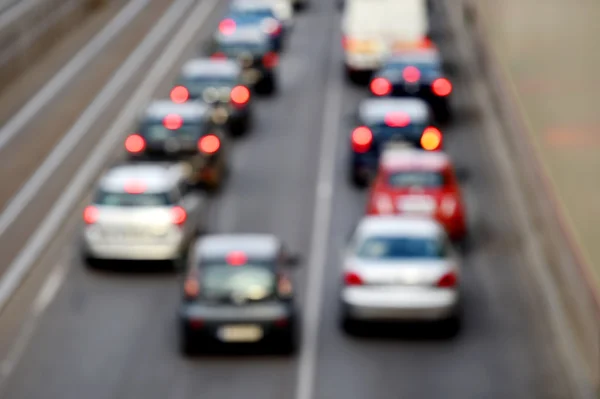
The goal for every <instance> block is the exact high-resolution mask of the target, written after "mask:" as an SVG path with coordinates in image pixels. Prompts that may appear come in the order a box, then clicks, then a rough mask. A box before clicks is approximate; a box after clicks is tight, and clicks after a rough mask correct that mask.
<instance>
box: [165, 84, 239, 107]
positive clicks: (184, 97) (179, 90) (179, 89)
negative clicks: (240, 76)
mask: <svg viewBox="0 0 600 399" xmlns="http://www.w3.org/2000/svg"><path fill="white" fill-rule="evenodd" d="M170 97H171V101H173V102H174V103H176V104H183V103H185V102H187V101H188V100H189V99H190V92H189V90H188V89H187V88H186V87H185V86H176V87H174V88H173V89H172V90H171V95H170ZM230 97H231V102H232V103H233V104H234V105H244V104H246V103H247V102H248V101H250V90H249V89H248V88H247V87H245V86H235V87H234V88H233V89H231V94H230Z"/></svg>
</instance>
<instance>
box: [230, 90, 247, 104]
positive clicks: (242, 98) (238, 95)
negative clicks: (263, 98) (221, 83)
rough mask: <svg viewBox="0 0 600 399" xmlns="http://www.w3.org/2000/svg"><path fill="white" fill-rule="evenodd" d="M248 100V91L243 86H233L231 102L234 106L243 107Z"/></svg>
mask: <svg viewBox="0 0 600 399" xmlns="http://www.w3.org/2000/svg"><path fill="white" fill-rule="evenodd" d="M249 100H250V90H248V88H247V87H245V86H235V87H234V88H233V89H231V101H232V102H233V103H234V104H236V105H244V104H246V103H247V102H248V101H249Z"/></svg>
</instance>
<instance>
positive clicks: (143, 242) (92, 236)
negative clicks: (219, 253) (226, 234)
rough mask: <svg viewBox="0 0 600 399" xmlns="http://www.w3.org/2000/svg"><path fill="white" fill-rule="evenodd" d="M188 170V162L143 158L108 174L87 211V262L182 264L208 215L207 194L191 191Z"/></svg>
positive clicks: (85, 237) (84, 235) (85, 232)
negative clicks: (153, 160) (144, 161)
mask: <svg viewBox="0 0 600 399" xmlns="http://www.w3.org/2000/svg"><path fill="white" fill-rule="evenodd" d="M189 173H190V171H189V167H186V165H184V164H161V163H143V162H142V163H134V164H124V165H120V166H115V167H113V168H111V169H110V170H109V171H108V172H106V173H105V174H104V176H103V177H102V178H101V179H100V181H99V184H98V187H97V188H96V190H95V193H94V196H93V198H92V203H91V204H90V205H89V206H87V207H86V208H85V210H84V212H83V221H84V223H85V225H84V227H83V237H82V238H83V240H82V241H83V242H82V249H81V251H82V255H83V259H84V261H85V262H86V263H87V264H89V265H92V264H93V263H94V261H95V260H105V261H108V260H151V261H171V262H173V264H174V266H179V265H180V263H179V262H180V260H181V259H182V258H183V255H184V254H186V253H187V250H188V246H189V244H190V242H191V241H192V240H193V239H194V237H195V236H196V235H197V233H198V232H199V231H200V230H201V228H200V226H201V222H202V221H203V220H204V218H203V217H204V216H205V215H204V209H205V206H204V205H205V198H204V197H203V196H202V195H201V194H199V193H198V192H196V191H193V190H189V189H188V183H187V179H188V176H187V175H188V174H189Z"/></svg>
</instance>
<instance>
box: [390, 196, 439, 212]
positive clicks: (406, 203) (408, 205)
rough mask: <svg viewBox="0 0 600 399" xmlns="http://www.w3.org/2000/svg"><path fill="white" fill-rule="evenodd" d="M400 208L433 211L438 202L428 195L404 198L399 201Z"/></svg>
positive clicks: (403, 209)
mask: <svg viewBox="0 0 600 399" xmlns="http://www.w3.org/2000/svg"><path fill="white" fill-rule="evenodd" d="M398 208H400V209H401V210H402V211H403V212H411V213H433V212H435V209H436V203H435V201H434V200H432V199H431V198H428V197H423V198H421V197H412V198H403V199H401V200H400V201H399V204H398Z"/></svg>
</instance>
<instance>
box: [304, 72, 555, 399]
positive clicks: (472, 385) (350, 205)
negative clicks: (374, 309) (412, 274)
mask: <svg viewBox="0 0 600 399" xmlns="http://www.w3.org/2000/svg"><path fill="white" fill-rule="evenodd" d="M340 75H341V74H340ZM340 79H342V77H341V76H340ZM454 81H455V83H456V86H457V87H456V92H455V98H454V100H455V101H454V106H455V108H456V109H457V110H458V111H459V114H458V115H457V116H458V118H457V119H458V121H457V123H456V124H455V125H454V126H452V127H448V128H446V130H445V132H446V136H445V137H446V140H447V141H446V144H447V149H448V152H449V153H450V155H451V156H452V157H453V158H454V159H455V161H456V162H457V164H458V165H460V166H461V167H465V168H467V170H468V171H469V172H470V179H469V181H468V182H466V183H465V185H464V191H465V195H466V198H467V201H468V202H469V203H468V205H469V208H468V212H469V223H470V227H471V231H472V233H473V238H474V245H475V247H474V249H473V250H472V251H471V252H470V253H469V254H468V255H467V256H466V259H465V268H464V272H465V275H464V281H463V284H464V294H465V308H464V313H465V329H464V331H463V333H462V335H461V336H460V337H459V338H458V339H456V340H444V339H439V337H436V336H435V332H434V331H433V334H432V331H431V330H429V331H428V330H427V329H426V328H418V327H417V328H415V326H410V328H404V329H403V328H400V329H395V328H390V329H385V330H374V331H372V332H373V334H372V336H370V337H366V338H353V337H347V336H345V335H344V334H343V333H342V332H341V331H340V329H339V327H338V315H339V308H338V293H339V287H340V286H339V283H340V272H341V263H340V257H339V252H340V249H341V248H342V247H343V245H344V241H345V237H346V236H347V234H348V232H349V231H350V230H351V229H352V227H353V224H354V223H355V222H356V221H357V220H358V219H359V218H360V217H361V216H362V215H363V214H364V211H365V200H366V192H360V191H358V190H356V189H354V188H352V187H350V185H349V184H348V182H347V179H346V175H347V174H346V170H347V159H348V147H349V146H348V145H346V143H344V145H340V146H339V148H338V151H337V154H336V156H335V162H336V170H337V172H336V176H337V179H336V186H335V189H334V196H335V197H334V200H333V203H334V204H335V205H334V210H333V219H332V230H331V232H330V246H329V248H330V252H329V257H328V263H327V268H326V277H325V293H324V295H325V297H324V300H323V308H322V320H323V323H322V332H321V336H320V348H321V349H320V352H319V361H318V366H317V371H316V375H317V376H318V381H317V386H316V392H317V394H316V395H315V399H319V398H330V397H344V398H349V399H351V398H357V399H358V398H365V397H369V398H373V399H379V398H382V399H383V398H388V397H389V393H390V392H394V394H395V395H396V396H397V397H422V398H439V397H446V398H481V397H486V398H499V399H501V398H502V399H503V398H507V397H514V398H533V397H536V398H542V397H543V398H553V397H556V398H559V397H566V396H565V391H562V390H561V389H563V387H564V385H562V384H561V383H560V382H561V381H562V376H561V375H560V374H559V372H558V371H557V370H555V368H554V367H553V365H554V364H555V359H553V358H552V357H551V353H552V346H551V344H550V342H549V341H548V338H547V337H546V336H545V335H544V334H542V332H541V331H539V329H537V328H536V326H535V324H536V322H539V320H536V317H535V310H534V309H531V308H530V306H529V303H527V293H526V290H524V289H523V288H526V283H525V287H524V285H523V284H522V283H521V282H519V278H520V277H521V276H520V274H519V272H518V271H517V269H518V268H520V267H525V265H523V262H522V261H521V259H520V257H519V255H518V250H519V246H518V243H515V242H514V241H511V239H510V237H511V236H513V235H514V226H513V225H512V224H511V223H510V221H509V220H510V219H509V218H507V217H506V215H508V214H509V210H508V207H507V205H506V204H505V203H503V202H502V201H501V200H500V198H501V190H502V188H501V187H498V186H497V185H496V181H497V179H496V178H495V177H496V176H495V173H494V171H493V169H492V165H491V163H490V162H489V157H487V151H488V150H487V149H485V148H484V146H483V145H484V143H483V142H482V139H481V138H480V135H479V131H480V129H481V126H480V124H479V123H477V120H476V119H475V115H474V113H473V109H475V107H476V104H473V102H472V101H470V99H471V96H469V93H468V91H467V90H466V88H467V86H466V85H467V84H469V83H470V82H468V81H467V80H466V78H465V77H463V76H455V77H454ZM365 91H366V89H364V88H351V87H348V88H347V89H346V92H345V94H344V98H345V99H346V104H345V111H344V112H343V113H344V114H348V113H350V112H352V111H353V110H355V109H356V106H357V105H358V103H359V101H360V99H362V98H364V96H365V94H366V93H365ZM340 125H341V128H342V130H343V132H342V135H343V137H344V138H346V139H345V140H347V137H348V136H349V132H350V130H351V126H348V125H347V124H345V123H344V118H343V117H342V118H341V122H340ZM490 210H491V211H490ZM542 325H543V324H542Z"/></svg>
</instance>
